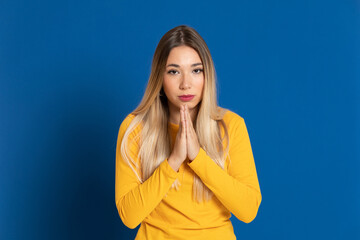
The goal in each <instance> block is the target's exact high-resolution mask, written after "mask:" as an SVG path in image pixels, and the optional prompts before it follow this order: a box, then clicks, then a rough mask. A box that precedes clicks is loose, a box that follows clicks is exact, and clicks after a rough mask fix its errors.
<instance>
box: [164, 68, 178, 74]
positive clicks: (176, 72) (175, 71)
mask: <svg viewBox="0 0 360 240" xmlns="http://www.w3.org/2000/svg"><path fill="white" fill-rule="evenodd" d="M167 73H168V74H171V75H175V74H179V72H178V71H177V70H174V69H171V70H169V71H168V72H167Z"/></svg>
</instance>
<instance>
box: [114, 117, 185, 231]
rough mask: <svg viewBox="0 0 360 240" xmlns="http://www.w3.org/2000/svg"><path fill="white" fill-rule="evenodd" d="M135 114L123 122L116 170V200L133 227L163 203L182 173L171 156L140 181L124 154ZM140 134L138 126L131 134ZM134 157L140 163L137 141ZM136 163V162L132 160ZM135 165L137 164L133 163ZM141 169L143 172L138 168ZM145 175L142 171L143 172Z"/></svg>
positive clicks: (132, 152)
mask: <svg viewBox="0 0 360 240" xmlns="http://www.w3.org/2000/svg"><path fill="white" fill-rule="evenodd" d="M131 120H132V119H131V118H130V117H129V116H128V117H127V118H126V119H125V120H124V122H123V123H122V124H121V126H120V130H119V135H118V141H117V147H116V173H115V202H116V207H117V210H118V212H119V215H120V218H121V220H122V221H123V223H124V224H125V225H126V226H127V227H129V228H135V227H136V226H137V225H139V224H140V223H141V222H142V221H143V220H144V219H145V218H146V217H147V216H148V215H149V214H150V213H151V212H152V211H153V210H154V208H155V207H156V206H157V205H158V204H159V203H160V201H161V200H162V199H163V197H164V196H165V194H166V193H167V191H168V190H169V189H170V187H171V185H172V184H173V182H174V181H175V180H176V178H177V175H178V173H177V172H175V171H174V170H173V169H172V168H171V167H170V165H169V164H168V161H167V159H166V160H165V161H163V162H162V163H161V164H160V165H159V167H158V168H156V169H155V171H154V173H153V174H152V175H151V176H150V177H149V178H148V179H147V180H146V181H145V182H143V183H140V181H139V180H138V178H137V177H136V175H135V173H134V172H133V170H132V169H131V168H130V166H129V165H128V163H127V162H125V160H124V159H123V158H122V156H121V153H120V146H121V142H122V139H123V136H124V133H125V131H126V129H127V128H128V126H129V124H130V122H131ZM135 136H136V130H134V132H133V133H132V134H130V136H129V138H130V139H129V140H130V141H129V142H131V138H134V137H135ZM129 147H130V154H131V157H132V158H133V159H134V160H135V161H136V162H137V163H139V162H140V161H139V159H138V157H137V156H138V151H139V146H138V144H137V143H136V141H133V142H131V145H130V146H129ZM131 164H132V163H131ZM132 166H133V168H134V169H136V166H135V165H134V164H132ZM138 173H140V172H139V171H138ZM140 176H141V175H140Z"/></svg>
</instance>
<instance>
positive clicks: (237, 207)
mask: <svg viewBox="0 0 360 240" xmlns="http://www.w3.org/2000/svg"><path fill="white" fill-rule="evenodd" d="M133 118H134V115H132V114H130V115H128V116H127V117H126V118H125V120H124V121H123V123H122V124H121V126H120V130H119V135H118V142H117V148H116V176H115V202H116V207H117V209H118V212H119V215H120V218H121V220H122V221H123V223H124V224H125V225H126V226H127V227H129V228H135V227H137V226H138V225H139V224H140V223H141V226H140V228H139V230H138V233H137V236H136V239H155V240H162V239H179V240H180V239H186V240H189V239H196V240H201V239H206V240H211V239H236V237H235V235H234V230H233V227H232V224H231V221H230V216H231V213H233V215H235V216H236V217H237V218H238V219H239V220H241V221H243V222H246V223H249V222H251V221H252V220H253V219H254V218H255V216H256V214H257V211H258V208H259V205H260V202H261V199H262V196H261V193H260V187H259V182H258V178H257V173H256V168H255V163H254V158H253V154H252V150H251V145H250V140H249V136H248V132H247V129H246V126H245V122H244V119H243V118H242V117H240V116H239V115H237V114H235V113H233V112H231V111H227V112H226V113H225V115H224V117H223V120H224V122H225V124H226V126H227V128H228V133H229V156H230V159H229V158H227V159H226V164H225V169H222V168H220V167H219V166H218V165H217V164H216V163H215V162H214V161H213V160H211V158H210V157H209V156H208V155H207V154H206V152H205V151H204V150H203V149H202V148H200V151H199V153H198V155H197V157H196V158H195V159H194V160H193V161H192V162H191V163H188V162H186V161H185V162H184V163H183V164H182V165H181V167H180V169H179V171H178V172H176V171H174V170H173V169H172V168H171V167H170V165H169V164H168V161H167V159H164V161H163V162H162V163H161V164H160V165H159V167H158V168H157V169H155V171H154V173H153V174H152V175H151V176H150V177H149V178H148V179H147V180H146V181H145V182H143V183H140V182H139V180H138V178H137V177H136V175H135V173H134V172H133V171H132V169H131V168H130V167H129V165H128V164H127V163H126V162H125V161H124V160H123V159H122V157H121V154H120V145H121V141H122V139H123V135H124V133H125V131H126V129H127V127H128V126H129V124H130V122H131V121H132V119H133ZM178 128H179V126H178V125H175V124H171V123H169V131H170V134H171V137H172V138H173V142H174V141H175V137H176V133H177V131H178ZM139 131H141V129H140V127H138V128H136V129H135V130H134V132H133V133H131V134H130V136H129V138H133V137H134V136H136V134H138V133H139ZM129 140H130V139H129ZM135 142H136V141H135ZM130 150H131V155H132V157H133V158H134V159H136V160H137V161H139V159H137V157H136V156H137V152H138V146H137V145H136V144H133V145H132V149H130ZM133 167H134V166H133ZM194 174H197V175H198V176H199V177H200V179H201V180H202V182H203V183H204V184H205V185H206V186H207V187H208V188H209V189H210V190H211V191H212V192H213V194H214V195H213V197H212V199H211V200H209V201H205V202H201V203H198V202H196V201H195V200H193V197H192V191H193V190H192V185H193V181H194ZM176 179H178V180H179V181H180V184H181V185H180V188H179V189H178V190H176V189H175V188H171V186H172V184H173V183H174V181H175V180H176Z"/></svg>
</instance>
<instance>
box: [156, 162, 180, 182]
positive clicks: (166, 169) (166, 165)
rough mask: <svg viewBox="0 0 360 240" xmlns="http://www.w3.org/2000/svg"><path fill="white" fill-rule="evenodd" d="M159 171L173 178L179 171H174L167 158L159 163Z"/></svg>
mask: <svg viewBox="0 0 360 240" xmlns="http://www.w3.org/2000/svg"><path fill="white" fill-rule="evenodd" d="M160 169H161V171H162V172H163V173H164V174H165V175H166V176H168V177H169V178H173V179H174V180H175V179H176V178H177V177H178V175H179V173H178V172H176V171H175V170H174V169H172V167H171V166H170V164H169V162H168V159H167V158H166V159H165V161H163V162H162V163H161V164H160Z"/></svg>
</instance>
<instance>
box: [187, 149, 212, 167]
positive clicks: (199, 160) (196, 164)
mask: <svg viewBox="0 0 360 240" xmlns="http://www.w3.org/2000/svg"><path fill="white" fill-rule="evenodd" d="M206 158H209V156H208V155H207V154H206V152H205V150H204V149H202V148H200V150H199V152H198V155H197V156H196V157H195V158H194V160H192V161H191V162H189V163H188V165H189V166H190V167H191V168H192V169H197V168H198V167H200V166H202V165H203V161H204V159H206Z"/></svg>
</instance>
